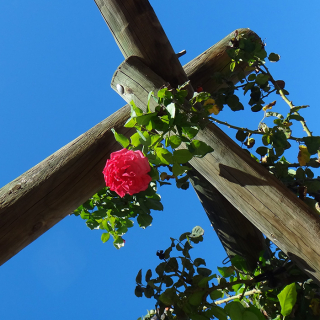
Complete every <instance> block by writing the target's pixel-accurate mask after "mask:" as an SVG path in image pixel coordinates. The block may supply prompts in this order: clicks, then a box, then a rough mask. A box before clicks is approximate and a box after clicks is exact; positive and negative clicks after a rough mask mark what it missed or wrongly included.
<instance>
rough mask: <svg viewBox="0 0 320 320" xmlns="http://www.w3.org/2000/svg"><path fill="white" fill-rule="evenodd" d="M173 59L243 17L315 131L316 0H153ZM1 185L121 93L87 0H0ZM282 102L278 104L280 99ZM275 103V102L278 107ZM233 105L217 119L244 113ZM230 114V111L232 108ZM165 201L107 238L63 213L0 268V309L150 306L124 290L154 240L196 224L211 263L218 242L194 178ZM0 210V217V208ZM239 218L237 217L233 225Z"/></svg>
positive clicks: (27, 314)
mask: <svg viewBox="0 0 320 320" xmlns="http://www.w3.org/2000/svg"><path fill="white" fill-rule="evenodd" d="M151 4H152V5H153V6H154V9H155V12H156V14H157V15H158V17H159V20H160V22H161V23H162V25H163V27H164V30H165V31H166V33H167V35H168V37H169V39H170V41H171V43H172V45H173V47H174V49H175V50H176V51H177V52H178V51H181V50H182V49H186V50H187V54H186V55H185V56H184V57H183V58H182V59H181V61H182V63H183V64H184V63H186V62H188V61H189V60H191V59H193V58H194V57H196V56H197V55H198V54H200V53H202V52H203V51H204V50H206V49H207V48H209V47H210V46H212V45H213V44H214V43H216V42H218V41H219V40H220V39H222V38H223V37H225V36H226V35H227V34H229V33H230V32H232V31H233V30H235V29H237V28H243V27H248V28H250V29H252V30H254V31H255V32H256V33H258V34H259V35H260V36H261V38H262V39H265V41H266V43H267V47H266V49H267V51H268V52H277V53H279V54H280V55H281V61H280V62H279V63H277V64H273V65H271V69H272V71H273V73H274V75H275V77H276V78H279V79H284V80H285V81H286V88H287V89H288V90H289V91H290V93H291V94H290V97H291V99H292V100H293V102H294V103H295V104H296V105H299V104H309V105H311V108H310V109H308V110H305V111H304V113H303V115H305V116H306V118H307V119H310V120H309V121H308V125H309V126H310V127H311V128H313V129H314V132H315V134H317V135H319V134H320V132H319V126H318V122H319V111H318V110H319V109H318V108H319V106H318V101H317V100H316V99H317V94H318V89H317V86H318V83H317V78H318V75H317V73H318V54H319V43H320V42H319V35H320V25H319V10H320V4H319V2H318V1H317V0H309V1H305V2H301V1H289V0H281V1H278V0H270V1H268V2H265V1H264V2H263V1H231V0H223V1H221V0H216V1H212V0H203V1H189V0H183V1H182V0H175V1H170V0H162V1H159V0H152V1H151ZM0 45H1V48H0V110H1V113H0V136H1V140H0V147H1V158H0V186H4V185H5V184H7V183H8V182H10V181H11V180H13V179H14V178H16V177H17V176H19V175H20V174H22V173H23V172H25V171H27V170H28V169H30V168H31V167H33V166H34V165H36V164H37V163H39V162H40V161H42V160H43V159H45V158H46V157H47V156H49V155H50V154H52V153H54V152H55V151H57V150H58V149H59V148H61V147H63V146H64V145H65V144H67V143H68V142H70V141H71V140H73V139H75V138H76V137H78V136H79V135H80V134H82V133H84V132H85V131H87V130H88V129H90V128H91V127H93V126H94V125H96V124H97V123H98V122H100V121H101V120H103V119H104V118H106V117H107V116H109V115H110V114H111V113H113V112H114V111H116V110H117V109H118V108H120V107H121V106H122V105H124V101H122V99H121V98H120V97H119V96H118V95H117V94H116V93H115V92H114V91H113V90H111V88H110V81H111V77H112V75H113V72H114V71H115V70H116V68H117V66H118V65H119V64H120V63H121V62H122V61H123V57H122V55H121V52H120V50H119V49H118V47H117V45H116V44H115V42H114V40H113V38H112V36H111V33H110V31H109V29H108V27H107V26H106V24H105V22H104V20H103V19H102V17H101V15H100V13H99V10H98V9H97V7H96V5H95V3H94V1H93V0H87V1H84V0H79V1H71V0H63V1H62V0H60V1H58V0H56V1H45V2H44V1H40V0H30V1H21V0H20V1H19V0H10V1H1V2H0ZM280 108H282V109H280V110H286V109H285V108H286V106H285V105H284V104H283V105H282V107H280ZM283 112H285V111H283ZM241 115H242V113H237V114H232V113H230V112H229V113H228V112H227V111H226V112H225V114H224V113H221V114H220V115H219V116H220V117H221V119H223V118H224V117H227V118H226V120H228V121H230V122H232V121H233V123H235V121H236V120H237V121H242V120H243V119H245V116H244V115H242V116H241ZM239 119H240V120H239ZM160 192H161V194H162V196H163V202H164V206H165V211H164V212H161V213H155V214H154V222H153V226H152V227H150V228H148V229H146V230H141V229H139V228H138V227H136V228H134V230H130V232H129V233H128V234H127V235H126V236H125V239H126V244H125V247H124V248H122V249H121V250H116V249H114V247H113V246H112V244H111V243H107V244H102V243H101V241H100V232H99V231H90V230H89V229H88V228H87V227H86V226H85V224H84V222H83V221H82V220H81V219H80V218H76V217H73V216H71V217H67V218H65V219H64V220H63V221H62V222H60V223H59V224H58V225H56V226H55V227H54V228H52V229H51V230H49V231H48V232H47V233H46V234H44V235H43V236H41V237H40V238H39V239H38V240H36V241H35V242H34V243H32V244H31V245H29V246H28V247H27V248H25V249H24V250H23V251H21V252H20V253H19V254H18V255H16V256H15V257H13V258H12V259H11V260H10V261H8V262H7V263H5V264H4V265H3V266H1V268H0V319H5V320H16V319H24V320H34V319H36V320H37V319H46V320H54V319H60V320H65V319H77V320H86V319H94V320H100V319H101V320H102V319H104V320H105V319H137V318H138V317H139V316H141V315H144V314H145V313H146V309H148V308H149V309H151V308H153V306H154V302H153V301H152V300H147V299H142V298H136V297H135V296H134V293H133V291H134V287H135V276H136V274H137V272H138V270H139V269H140V268H144V271H146V270H147V269H148V268H153V267H155V266H156V265H157V264H158V262H159V260H157V257H156V255H155V252H156V251H157V250H158V249H161V248H166V247H167V246H168V245H169V237H170V236H172V237H178V236H179V235H180V234H181V233H183V232H185V231H190V230H191V229H192V227H194V226H195V225H200V226H202V227H203V228H204V229H205V231H206V233H205V242H204V243H203V244H199V245H198V249H195V250H194V252H195V257H197V256H200V255H202V256H203V257H204V258H206V260H207V263H208V265H209V266H211V267H212V268H214V267H215V266H216V265H221V261H222V260H223V259H224V258H225V256H226V254H225V252H224V251H223V249H222V247H221V245H220V243H219V242H218V240H217V238H216V235H215V234H214V232H212V230H211V227H210V224H209V222H208V219H207V218H206V216H205V213H204V211H203V210H202V207H201V206H200V204H199V202H198V200H197V198H196V196H195V193H194V192H193V190H192V189H190V190H188V191H177V190H175V189H174V187H171V188H170V187H167V188H164V189H162V190H160ZM0 218H1V217H0ZM239 227H241V226H239Z"/></svg>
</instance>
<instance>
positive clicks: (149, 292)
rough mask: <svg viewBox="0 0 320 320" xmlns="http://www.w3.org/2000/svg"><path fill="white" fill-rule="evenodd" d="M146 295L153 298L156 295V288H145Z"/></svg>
mask: <svg viewBox="0 0 320 320" xmlns="http://www.w3.org/2000/svg"><path fill="white" fill-rule="evenodd" d="M144 295H145V297H146V298H149V299H150V298H152V297H153V295H154V290H153V288H152V287H151V286H147V287H146V288H145V289H144Z"/></svg>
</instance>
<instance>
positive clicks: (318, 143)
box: [302, 136, 320, 154]
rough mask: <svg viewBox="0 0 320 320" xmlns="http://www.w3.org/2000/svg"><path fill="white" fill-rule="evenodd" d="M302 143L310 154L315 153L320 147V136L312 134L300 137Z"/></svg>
mask: <svg viewBox="0 0 320 320" xmlns="http://www.w3.org/2000/svg"><path fill="white" fill-rule="evenodd" d="M302 139H303V141H304V143H305V144H306V146H307V148H308V151H309V153H310V154H315V153H317V151H318V150H319V148H320V137H319V136H313V137H304V138H302Z"/></svg>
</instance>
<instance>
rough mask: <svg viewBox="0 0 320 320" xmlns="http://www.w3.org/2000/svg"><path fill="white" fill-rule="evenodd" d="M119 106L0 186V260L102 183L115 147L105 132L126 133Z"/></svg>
mask: <svg viewBox="0 0 320 320" xmlns="http://www.w3.org/2000/svg"><path fill="white" fill-rule="evenodd" d="M129 115H130V108H129V106H125V107H123V108H122V109H120V110H119V111H117V112H116V113H115V114H113V115H111V116H110V117H108V118H107V119H105V120H104V121H102V122H101V123H99V124H97V125H96V126H95V127H93V128H92V129H90V130H89V131H87V132H86V133H84V134H83V135H81V136H80V137H78V138H77V139H75V140H74V141H72V142H70V143H69V144H67V145H66V146H64V147H63V148H61V149H60V150H58V151H57V152H55V153H54V154H52V155H51V156H50V157H48V158H47V159H45V160H43V161H42V162H40V163H39V164H38V165H36V166H35V167H33V168H31V169H30V170H29V171H27V172H25V173H24V174H22V175H21V176H20V177H18V178H17V179H15V180H13V181H12V182H10V183H9V184H7V185H6V186H4V187H3V188H2V189H0V264H3V263H4V262H6V261H7V260H8V259H10V258H11V257H12V256H14V255H15V254H16V253H18V252H19V251H20V250H21V249H23V248H24V247H25V246H27V245H28V244H29V243H31V242H32V241H34V240H35V239H36V238H38V237H39V236H40V235H41V234H43V233H44V232H46V231H47V230H48V229H50V228H51V227H52V226H54V225H55V224H56V223H57V222H59V221H60V220H61V219H63V218H64V217H65V216H66V215H68V214H69V213H71V212H72V211H73V210H74V209H75V208H77V207H78V206H79V205H81V204H82V203H84V202H85V201H86V200H88V198H89V197H90V196H92V195H93V194H94V193H96V192H97V191H98V190H100V189H102V188H103V187H104V180H103V175H102V170H103V167H104V165H105V161H106V159H107V158H108V157H109V155H110V153H111V152H114V151H116V150H118V149H120V148H121V146H120V145H119V144H118V143H117V142H116V141H115V140H114V137H113V134H112V132H111V131H110V129H111V128H113V127H115V128H116V130H117V131H118V132H120V133H122V134H125V135H131V134H132V133H133V132H132V130H130V129H127V128H124V127H123V124H124V123H125V121H126V120H127V119H128V117H129Z"/></svg>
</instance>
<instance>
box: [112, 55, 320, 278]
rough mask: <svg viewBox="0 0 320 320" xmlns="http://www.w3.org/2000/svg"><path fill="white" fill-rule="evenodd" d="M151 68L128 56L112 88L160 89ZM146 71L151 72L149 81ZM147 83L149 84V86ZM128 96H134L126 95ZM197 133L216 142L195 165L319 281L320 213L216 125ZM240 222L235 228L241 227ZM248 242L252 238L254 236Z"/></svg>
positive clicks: (143, 96) (137, 93)
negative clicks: (313, 209)
mask: <svg viewBox="0 0 320 320" xmlns="http://www.w3.org/2000/svg"><path fill="white" fill-rule="evenodd" d="M147 69H148V67H146V66H145V65H143V62H142V60H141V59H138V58H137V57H130V58H128V59H127V60H126V61H125V62H123V63H122V64H121V65H120V67H119V69H118V71H117V72H116V73H115V76H114V78H113V82H112V87H113V88H115V87H116V84H122V83H125V86H126V87H127V90H128V92H130V94H131V95H135V96H137V97H138V99H137V102H138V101H143V100H145V99H147V94H148V92H149V90H154V91H156V90H155V89H154V88H155V87H156V86H159V84H161V82H162V80H161V78H160V79H159V76H157V75H155V74H153V73H152V71H151V70H150V71H147ZM145 74H148V78H147V81H146V80H144V75H145ZM152 81H154V83H155V84H154V85H152ZM129 84H130V85H129ZM145 85H148V87H147V88H144V86H145ZM142 89H144V90H142ZM123 98H124V99H126V98H127V99H131V97H129V96H127V95H126V94H124V95H123ZM128 101H129V100H128ZM196 138H197V139H199V140H202V141H204V142H206V143H207V144H208V145H210V146H211V147H212V148H213V149H214V152H212V153H210V154H208V155H206V156H205V157H204V158H201V159H200V158H194V159H192V160H191V161H190V164H191V165H192V166H193V168H194V169H195V170H196V171H197V172H198V173H200V175H201V176H203V177H205V178H206V179H207V181H209V182H210V184H211V185H212V186H213V187H214V188H215V189H216V190H219V192H220V193H221V194H223V197H224V198H225V199H227V201H228V202H229V203H230V204H232V205H233V207H235V208H236V209H237V210H239V211H240V212H241V213H242V214H243V215H244V216H245V217H246V218H247V219H248V220H249V221H251V222H252V224H254V225H255V226H256V227H258V229H259V230H260V231H262V232H263V233H264V234H265V235H266V236H267V237H268V238H269V239H270V240H271V241H272V242H274V243H275V244H276V245H277V246H278V247H279V248H280V249H281V250H283V251H284V252H285V253H286V254H287V255H288V256H289V257H290V258H291V259H292V260H293V261H294V262H296V263H297V265H298V266H299V267H300V268H301V269H302V270H303V271H305V273H307V274H309V275H310V276H311V277H313V278H314V279H317V281H319V280H320V247H319V245H318V242H319V236H320V219H319V216H316V215H314V213H313V211H312V209H311V208H309V207H308V206H307V205H306V204H305V203H304V202H303V201H301V200H300V199H299V198H297V196H296V195H295V194H294V193H292V192H291V191H290V190H289V189H288V188H287V187H286V186H284V185H283V184H282V183H281V182H280V181H279V180H277V179H276V178H275V177H274V176H273V175H271V174H270V173H269V172H268V171H267V170H266V169H265V168H264V167H263V166H262V165H261V164H259V163H257V162H256V161H255V160H254V159H252V158H251V157H250V155H248V153H247V152H246V151H245V150H243V149H241V148H240V147H239V146H238V145H237V144H236V143H235V142H234V141H233V140H232V139H231V138H229V137H228V136H227V135H226V134H225V133H224V132H223V131H222V130H220V129H219V128H218V127H217V126H215V125H214V124H209V125H208V126H207V127H206V128H205V129H204V130H202V131H200V132H199V133H198V135H197V137H196ZM200 184H201V182H200ZM207 198H210V197H207ZM215 199H217V197H215V198H213V201H211V202H210V204H212V203H213V204H214V210H213V211H214V212H218V211H219V206H218V205H217V204H215V203H214V201H215ZM229 218H232V216H231V217H230V216H229ZM234 219H236V218H235V217H234ZM218 223H219V222H218ZM229 223H231V221H230V222H229ZM234 223H235V222H233V223H232V224H231V225H232V226H233V227H232V226H230V229H232V228H236V227H237V226H236V225H234ZM220 227H222V225H221V226H220ZM238 228H239V229H240V228H242V225H239V226H238ZM230 229H229V230H230ZM225 230H226V229H225ZM228 232H230V231H228ZM258 240H259V239H258ZM247 241H252V239H250V238H249V237H248V238H247ZM247 243H248V242H247ZM250 244H251V246H252V243H251V242H250ZM253 247H254V246H252V248H253ZM249 251H250V250H249Z"/></svg>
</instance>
